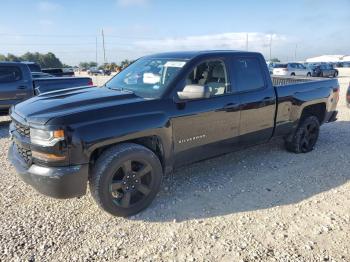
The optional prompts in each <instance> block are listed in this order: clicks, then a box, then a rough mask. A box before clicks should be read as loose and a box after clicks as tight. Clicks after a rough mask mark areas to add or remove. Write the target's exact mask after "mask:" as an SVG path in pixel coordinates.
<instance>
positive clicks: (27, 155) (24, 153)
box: [15, 143, 32, 165]
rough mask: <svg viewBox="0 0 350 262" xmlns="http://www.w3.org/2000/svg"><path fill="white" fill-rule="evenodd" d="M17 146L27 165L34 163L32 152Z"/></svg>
mask: <svg viewBox="0 0 350 262" xmlns="http://www.w3.org/2000/svg"><path fill="white" fill-rule="evenodd" d="M15 146H16V150H17V152H18V154H19V155H20V156H21V157H22V158H23V160H24V161H25V162H26V163H27V165H30V164H31V163H32V150H30V149H26V148H23V147H21V146H20V145H18V144H16V143H15Z"/></svg>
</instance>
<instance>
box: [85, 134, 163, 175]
mask: <svg viewBox="0 0 350 262" xmlns="http://www.w3.org/2000/svg"><path fill="white" fill-rule="evenodd" d="M124 143H133V144H137V145H141V146H144V147H146V148H147V149H149V150H151V151H152V152H153V153H154V154H155V155H156V156H157V157H158V158H159V161H160V163H161V164H162V167H163V171H165V169H166V166H167V161H166V160H167V159H166V152H165V150H166V149H165V148H164V142H163V139H162V138H161V137H160V136H159V135H149V136H143V137H137V138H132V139H128V140H122V141H119V142H115V143H111V144H108V145H103V146H100V147H97V148H95V149H94V150H93V151H92V152H91V154H90V159H89V164H90V166H92V165H94V163H95V162H96V160H97V159H98V157H99V156H100V155H101V154H102V153H103V152H104V151H105V150H107V149H108V148H110V147H112V146H116V145H120V144H124Z"/></svg>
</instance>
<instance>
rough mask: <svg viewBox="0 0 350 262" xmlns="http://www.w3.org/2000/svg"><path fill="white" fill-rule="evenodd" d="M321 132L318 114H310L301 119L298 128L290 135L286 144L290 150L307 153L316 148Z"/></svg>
mask: <svg viewBox="0 0 350 262" xmlns="http://www.w3.org/2000/svg"><path fill="white" fill-rule="evenodd" d="M319 132H320V122H319V120H318V118H317V117H316V116H308V117H305V118H304V119H303V120H301V123H300V124H299V126H298V128H297V129H296V130H295V132H294V133H293V134H292V135H290V136H289V137H288V138H287V139H286V141H285V145H286V148H287V150H288V151H291V152H294V153H307V152H310V151H312V150H313V149H314V147H315V145H316V142H317V139H318V135H319Z"/></svg>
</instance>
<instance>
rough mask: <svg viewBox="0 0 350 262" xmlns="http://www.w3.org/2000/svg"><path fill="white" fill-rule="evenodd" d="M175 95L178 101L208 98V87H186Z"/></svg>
mask: <svg viewBox="0 0 350 262" xmlns="http://www.w3.org/2000/svg"><path fill="white" fill-rule="evenodd" d="M177 95H178V97H179V99H180V100H187V99H201V98H209V97H210V90H209V87H208V86H202V85H187V86H185V87H184V89H183V90H182V91H181V92H177Z"/></svg>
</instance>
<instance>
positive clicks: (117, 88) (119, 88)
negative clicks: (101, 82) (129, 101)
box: [105, 85, 135, 94]
mask: <svg viewBox="0 0 350 262" xmlns="http://www.w3.org/2000/svg"><path fill="white" fill-rule="evenodd" d="M105 87H107V88H108V89H111V90H116V91H121V92H123V91H124V92H129V93H132V94H134V93H135V92H134V91H132V90H129V89H125V88H123V87H110V86H106V85H105Z"/></svg>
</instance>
